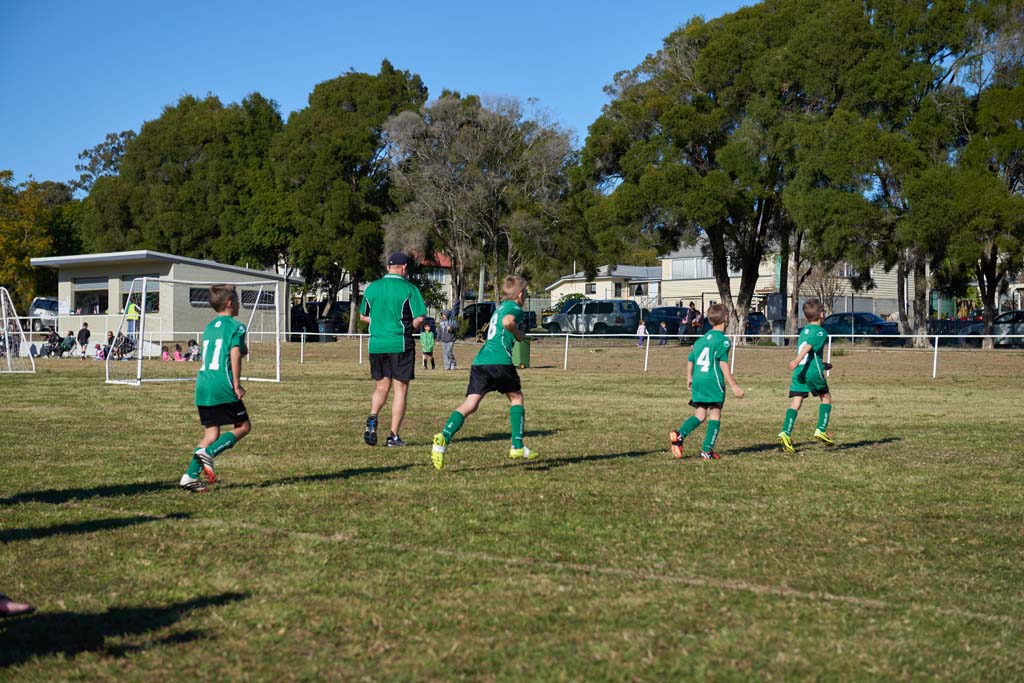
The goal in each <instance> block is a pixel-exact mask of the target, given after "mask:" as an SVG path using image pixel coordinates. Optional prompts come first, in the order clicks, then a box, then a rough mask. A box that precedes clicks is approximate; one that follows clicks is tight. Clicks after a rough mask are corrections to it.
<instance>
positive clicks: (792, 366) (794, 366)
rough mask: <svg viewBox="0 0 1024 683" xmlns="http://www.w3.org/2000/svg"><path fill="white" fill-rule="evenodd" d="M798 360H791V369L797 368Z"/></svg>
mask: <svg viewBox="0 0 1024 683" xmlns="http://www.w3.org/2000/svg"><path fill="white" fill-rule="evenodd" d="M796 366H797V362H796V361H795V360H791V361H789V369H790V370H796Z"/></svg>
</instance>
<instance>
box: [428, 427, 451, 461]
mask: <svg viewBox="0 0 1024 683" xmlns="http://www.w3.org/2000/svg"><path fill="white" fill-rule="evenodd" d="M447 450H448V439H446V438H444V434H442V433H441V432H438V433H437V434H434V447H433V448H431V449H430V460H431V461H432V462H433V463H434V469H438V470H439V469H441V468H442V467H444V454H445V451H447Z"/></svg>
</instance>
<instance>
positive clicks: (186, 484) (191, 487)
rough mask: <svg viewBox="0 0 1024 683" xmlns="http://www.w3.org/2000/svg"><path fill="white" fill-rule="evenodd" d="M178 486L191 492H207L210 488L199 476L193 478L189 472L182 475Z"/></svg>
mask: <svg viewBox="0 0 1024 683" xmlns="http://www.w3.org/2000/svg"><path fill="white" fill-rule="evenodd" d="M178 486H180V487H181V488H183V489H185V490H186V491H189V492H191V493H207V492H208V491H209V490H210V489H209V488H208V487H207V486H206V484H204V483H203V482H202V480H201V479H199V477H196V478H195V479H193V478H192V477H190V476H188V474H187V473H186V474H183V475H181V481H179V482H178Z"/></svg>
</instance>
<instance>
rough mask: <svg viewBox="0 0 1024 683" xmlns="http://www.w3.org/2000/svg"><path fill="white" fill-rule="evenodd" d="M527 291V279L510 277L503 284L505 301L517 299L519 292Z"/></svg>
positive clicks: (502, 294) (502, 290) (516, 276)
mask: <svg viewBox="0 0 1024 683" xmlns="http://www.w3.org/2000/svg"><path fill="white" fill-rule="evenodd" d="M524 291H526V279H525V278H522V277H520V276H518V275H509V276H507V277H506V278H505V280H504V282H502V283H501V296H502V297H503V298H505V299H515V298H516V297H517V296H519V292H524Z"/></svg>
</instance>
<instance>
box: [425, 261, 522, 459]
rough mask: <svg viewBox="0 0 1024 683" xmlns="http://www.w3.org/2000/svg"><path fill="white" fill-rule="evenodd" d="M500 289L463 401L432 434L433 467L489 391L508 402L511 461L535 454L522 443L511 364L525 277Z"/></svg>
mask: <svg viewBox="0 0 1024 683" xmlns="http://www.w3.org/2000/svg"><path fill="white" fill-rule="evenodd" d="M501 292H502V296H503V301H502V302H501V305H500V306H498V308H497V309H496V310H495V311H494V314H493V315H491V321H490V324H489V325H488V326H487V341H485V342H484V346H483V348H482V349H480V352H479V353H477V354H476V358H474V359H473V365H472V367H471V368H470V371H469V387H468V388H467V389H466V400H465V401H463V402H462V405H460V406H459V407H458V408H456V409H455V410H454V411H452V414H451V415H450V416H449V417H448V422H446V423H445V425H444V429H443V430H441V431H440V432H439V433H437V434H435V435H434V447H433V449H432V451H431V460H432V461H433V463H434V467H436V468H437V469H441V468H442V467H444V454H445V452H446V450H447V448H448V444H449V443H451V441H452V438H453V437H454V436H455V433H456V432H458V431H459V430H460V429H461V428H462V424H463V422H464V421H465V419H466V418H467V417H469V416H470V415H472V414H473V413H475V412H476V409H477V408H478V407H479V406H480V401H481V400H483V397H484V395H485V394H487V393H489V392H491V391H498V392H501V393H502V394H505V396H506V397H508V402H509V404H510V405H509V409H508V415H509V423H510V424H511V427H512V447H511V448H510V449H509V452H508V455H509V457H510V458H512V459H513V460H515V459H519V458H524V459H526V460H533V459H535V458H536V457H537V455H538V454H537V452H536V451H531V450H530V449H529V448H527V447H526V446H524V445H523V431H524V429H525V427H526V409H525V407H524V406H523V391H522V385H521V384H520V382H519V373H517V372H516V367H515V365H513V364H512V345H513V344H514V343H515V342H517V341H522V340H523V339H524V338H525V336H526V335H525V334H523V331H522V330H521V329H520V323H522V321H523V317H524V316H523V303H524V302H525V301H526V280H524V279H523V278H521V277H519V276H517V275H510V276H509V277H506V278H505V281H504V282H503V283H502V286H501Z"/></svg>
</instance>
